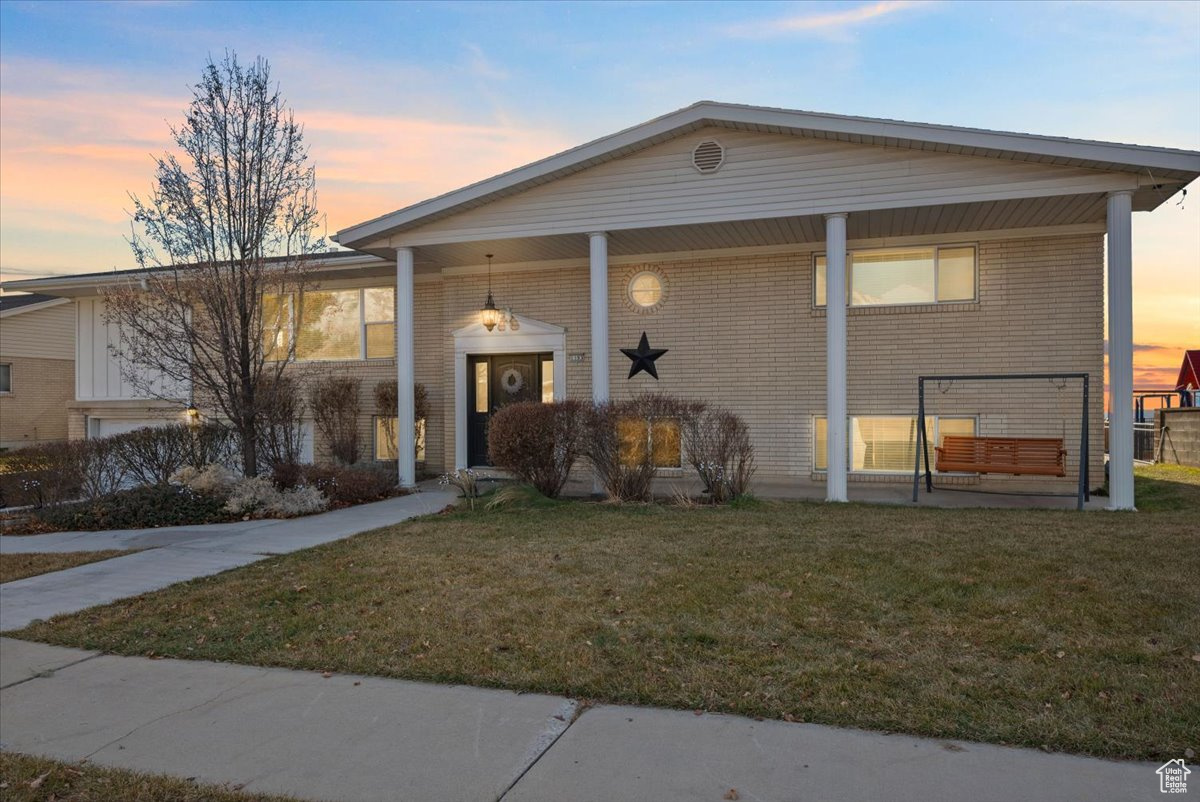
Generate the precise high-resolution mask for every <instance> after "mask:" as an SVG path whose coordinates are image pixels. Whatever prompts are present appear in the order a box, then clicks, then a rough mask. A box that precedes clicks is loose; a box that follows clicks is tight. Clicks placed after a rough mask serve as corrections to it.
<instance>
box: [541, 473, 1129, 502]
mask: <svg viewBox="0 0 1200 802" xmlns="http://www.w3.org/2000/svg"><path fill="white" fill-rule="evenodd" d="M950 487H952V488H953V489H950V488H948V487H942V486H939V484H938V481H937V479H936V478H935V479H934V490H933V492H932V493H926V492H925V485H924V480H922V484H921V491H920V493H918V499H917V503H916V504H913V501H912V482H911V480H907V481H900V482H855V481H851V482H850V483H849V485H848V492H849V496H850V501H852V502H861V503H865V504H896V505H902V506H907V507H945V508H955V509H963V508H985V507H992V508H1000V509H1018V510H1019V509H1038V510H1074V509H1075V485H1074V483H1069V482H1063V481H1056V482H1047V483H1044V484H1042V485H1041V486H1040V487H1039V486H1038V485H1035V484H1031V483H1003V484H999V483H991V484H989V485H985V486H982V487H979V486H975V485H957V486H955V485H951V486H950ZM653 489H654V495H655V497H656V498H661V499H666V500H669V499H671V498H672V497H674V496H676V495H678V494H679V493H685V494H687V495H689V496H691V497H693V498H699V497H700V494H701V487H700V482H699V480H698V479H696V478H694V477H692V476H690V475H682V476H673V477H663V478H659V479H655V480H654V485H653ZM751 489H752V492H753V493H754V495H755V496H757V497H758V498H762V499H773V500H787V501H824V500H825V483H824V482H817V481H813V480H812V479H805V478H799V477H793V476H756V477H755V478H754V479H753V481H752V482H751ZM1033 493H1053V494H1060V493H1062V494H1065V493H1070V494H1071V495H1070V497H1069V498H1067V497H1063V496H1056V495H1050V496H1046V495H1020V494H1033ZM1005 494H1007V495H1005ZM563 495H564V496H569V497H572V498H582V497H587V496H590V495H592V486H591V479H590V477H587V476H584V477H579V478H575V477H572V479H571V480H570V481H569V482H568V483H567V486H566V488H565V489H564V491H563ZM1107 506H1108V499H1107V498H1106V497H1103V496H1095V495H1093V496H1092V497H1091V500H1090V501H1087V502H1085V503H1084V509H1085V510H1102V509H1104V508H1105V507H1107Z"/></svg>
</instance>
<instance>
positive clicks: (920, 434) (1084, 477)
mask: <svg viewBox="0 0 1200 802" xmlns="http://www.w3.org/2000/svg"><path fill="white" fill-rule="evenodd" d="M1037 379H1045V380H1047V381H1056V380H1057V381H1070V380H1072V379H1080V380H1081V385H1082V387H1081V389H1082V392H1081V401H1082V404H1081V406H1080V413H1079V487H1078V489H1077V490H1076V492H1075V493H1020V494H1015V493H1012V494H1008V495H1028V496H1047V497H1049V496H1055V497H1061V498H1070V497H1071V496H1072V495H1074V496H1075V509H1077V510H1082V509H1083V504H1084V502H1085V501H1088V500H1090V499H1091V490H1090V489H1089V488H1088V462H1089V460H1090V458H1091V455H1090V453H1089V449H1088V394H1089V383H1090V379H1091V377H1090V374H1087V373H974V374H956V375H936V376H918V377H917V443H916V446H917V447H916V452H917V454H916V459H915V461H914V465H913V495H912V500H913V503H914V504H915V503H917V498H918V493H919V490H920V486H921V459H922V457H924V459H925V492H926V493H932V492H933V469H932V468H931V467H930V463H929V432H928V431H926V428H925V382H927V381H928V382H939V383H940V382H951V383H953V382H956V381H1028V380H1037ZM943 489H946V488H943ZM981 492H982V491H981Z"/></svg>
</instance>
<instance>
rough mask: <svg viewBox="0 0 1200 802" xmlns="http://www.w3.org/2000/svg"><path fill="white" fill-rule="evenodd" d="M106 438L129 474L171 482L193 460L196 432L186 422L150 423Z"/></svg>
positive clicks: (141, 481) (154, 481) (146, 482)
mask: <svg viewBox="0 0 1200 802" xmlns="http://www.w3.org/2000/svg"><path fill="white" fill-rule="evenodd" d="M197 428H199V427H197ZM106 439H108V440H110V441H111V444H112V450H113V453H114V455H115V457H116V459H117V461H118V462H119V463H120V464H121V466H122V467H123V468H124V470H125V473H126V475H127V476H128V477H129V478H130V479H132V480H133V481H135V482H137V483H138V484H143V485H156V484H167V482H169V481H170V479H171V476H172V475H174V474H175V473H176V472H177V471H178V470H179V469H180V468H182V467H183V466H185V465H188V464H191V463H190V461H189V457H190V456H191V451H192V444H191V439H192V433H191V431H190V430H189V428H188V427H187V426H185V425H184V424H182V423H169V424H165V425H163V426H146V427H143V428H141V429H135V430H133V431H132V432H125V433H124V434H118V435H115V436H114V437H111V438H106Z"/></svg>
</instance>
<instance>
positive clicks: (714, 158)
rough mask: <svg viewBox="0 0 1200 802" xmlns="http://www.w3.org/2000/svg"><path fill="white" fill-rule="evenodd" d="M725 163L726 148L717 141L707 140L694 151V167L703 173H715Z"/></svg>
mask: <svg viewBox="0 0 1200 802" xmlns="http://www.w3.org/2000/svg"><path fill="white" fill-rule="evenodd" d="M724 163H725V148H724V147H723V146H722V145H721V143H720V142H718V141H717V140H715V139H706V140H704V141H703V142H701V143H700V144H699V145H697V146H696V149H695V150H693V151H692V166H693V167H695V168H696V170H698V171H699V172H701V173H715V172H716V171H717V170H719V169H720V167H721V165H722V164H724Z"/></svg>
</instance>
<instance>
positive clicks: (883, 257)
mask: <svg viewBox="0 0 1200 802" xmlns="http://www.w3.org/2000/svg"><path fill="white" fill-rule="evenodd" d="M975 254H976V251H975V246H973V245H952V246H942V245H939V246H936V247H934V246H929V247H922V248H896V249H888V250H870V251H851V252H850V253H848V254H847V255H846V301H847V304H848V305H849V306H899V305H904V304H932V303H950V302H958V303H961V302H963V301H973V300H975V296H976V288H975V275H976V270H975V261H976V260H975ZM813 264H814V267H815V269H814V270H813V293H814V296H813V297H814V298H815V299H816V305H817V306H825V304H826V298H825V255H824V254H817V256H816V258H815V259H814V260H813Z"/></svg>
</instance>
